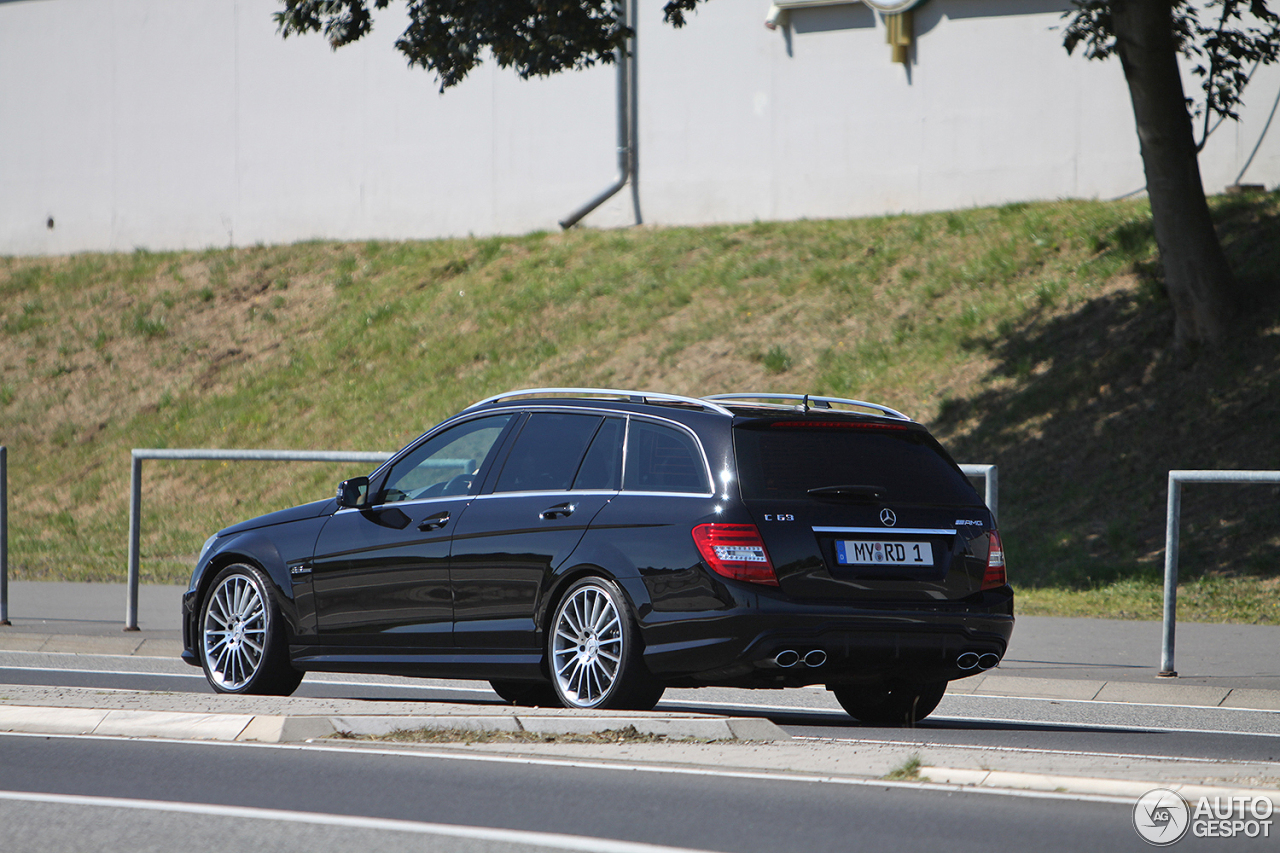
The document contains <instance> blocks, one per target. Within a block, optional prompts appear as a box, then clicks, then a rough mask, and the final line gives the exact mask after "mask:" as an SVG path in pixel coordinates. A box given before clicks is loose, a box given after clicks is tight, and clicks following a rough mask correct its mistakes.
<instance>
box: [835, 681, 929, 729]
mask: <svg viewBox="0 0 1280 853" xmlns="http://www.w3.org/2000/svg"><path fill="white" fill-rule="evenodd" d="M831 692H832V693H834V694H835V697H836V701H838V702H839V703H840V705H841V707H843V708H844V709H845V710H846V711H847V712H849V716H851V717H853V718H854V719H855V720H858V721H859V722H862V723H866V724H867V725H870V726H914V725H915V724H916V723H918V722H919V721H921V720H923V719H924V718H925V717H927V716H929V715H930V714H932V713H933V709H934V708H937V707H938V703H939V702H941V701H942V695H943V694H944V693H946V692H947V682H945V681H931V682H927V683H925V684H910V683H905V682H904V683H896V684H877V685H841V686H838V687H833V688H831Z"/></svg>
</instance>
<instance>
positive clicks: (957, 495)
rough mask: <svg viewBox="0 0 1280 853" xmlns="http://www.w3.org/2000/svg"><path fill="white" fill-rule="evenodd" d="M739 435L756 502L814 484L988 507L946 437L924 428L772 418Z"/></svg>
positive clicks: (800, 492)
mask: <svg viewBox="0 0 1280 853" xmlns="http://www.w3.org/2000/svg"><path fill="white" fill-rule="evenodd" d="M733 434H734V449H735V451H736V453H737V458H738V476H739V477H740V479H741V489H742V496H743V497H744V498H746V499H748V500H750V499H753V498H771V499H807V498H809V497H810V496H809V494H808V491H809V490H810V489H817V488H824V487H830V486H873V487H876V488H877V489H878V490H880V491H881V492H882V493H883V494H884V495H885V500H887V501H891V502H894V503H918V504H946V505H957V506H972V505H979V506H980V505H982V501H981V500H980V499H979V498H978V493H977V492H976V491H975V490H974V488H973V486H972V485H971V484H970V483H969V481H968V480H967V479H966V478H965V477H964V475H963V474H961V473H960V472H959V471H957V470H956V469H955V468H954V467H952V463H951V461H950V460H949V459H948V458H947V456H946V454H945V452H944V451H943V450H942V448H941V447H940V446H939V445H938V443H937V442H936V441H934V440H933V439H932V437H930V436H929V435H928V433H925V432H921V431H919V430H908V429H901V428H899V429H894V430H879V429H849V428H840V427H831V428H823V427H813V426H794V427H793V426H789V425H784V424H778V423H774V424H769V423H764V424H753V425H751V427H750V428H737V429H735V430H734V432H733Z"/></svg>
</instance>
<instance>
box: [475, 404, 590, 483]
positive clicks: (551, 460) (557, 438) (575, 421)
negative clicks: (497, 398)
mask: <svg viewBox="0 0 1280 853" xmlns="http://www.w3.org/2000/svg"><path fill="white" fill-rule="evenodd" d="M602 420H604V419H603V418H602V417H600V416H599V415H576V414H561V413H558V412H534V413H533V414H532V415H530V416H529V420H528V421H526V422H525V425H524V427H523V428H521V430H520V435H519V436H517V437H516V442H515V445H514V446H513V447H512V448H511V454H510V455H509V456H508V457H507V461H506V462H505V463H504V464H503V466H502V474H500V475H499V476H498V483H497V485H496V486H495V487H494V491H495V492H546V491H567V490H568V489H569V486H570V485H571V484H572V483H573V478H574V476H575V475H576V474H577V473H578V467H579V465H580V463H581V462H582V457H583V454H585V453H586V451H587V444H589V443H590V441H591V438H592V436H594V435H595V434H596V430H597V429H599V427H600V422H601V421H602Z"/></svg>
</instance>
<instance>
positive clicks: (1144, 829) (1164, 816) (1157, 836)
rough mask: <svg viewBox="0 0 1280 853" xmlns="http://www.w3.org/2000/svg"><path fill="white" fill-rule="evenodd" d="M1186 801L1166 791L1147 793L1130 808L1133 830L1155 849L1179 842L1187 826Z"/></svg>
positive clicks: (1159, 790) (1188, 822)
mask: <svg viewBox="0 0 1280 853" xmlns="http://www.w3.org/2000/svg"><path fill="white" fill-rule="evenodd" d="M1190 817H1191V810H1190V809H1188V808H1187V801H1186V800H1184V799H1182V797H1180V796H1179V795H1178V794H1176V793H1174V792H1173V791H1170V790H1167V789H1165V788H1156V789H1155V790H1154V791H1147V792H1146V793H1145V794H1143V795H1142V796H1141V797H1139V798H1138V802H1137V803H1135V804H1134V807H1133V828H1134V829H1136V830H1137V831H1138V835H1140V836H1142V840H1143V841H1145V842H1147V843H1148V844H1154V845H1156V846H1157V847H1167V846H1168V845H1170V844H1173V843H1174V842H1177V841H1181V840H1182V836H1184V835H1186V834H1187V827H1188V826H1190V824H1191V821H1190Z"/></svg>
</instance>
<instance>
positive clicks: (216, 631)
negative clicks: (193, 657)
mask: <svg viewBox="0 0 1280 853" xmlns="http://www.w3.org/2000/svg"><path fill="white" fill-rule="evenodd" d="M267 584H268V580H267V578H266V577H265V576H264V575H263V574H262V572H260V571H259V570H258V569H256V568H254V567H253V566H249V565H245V564H242V563H239V564H236V565H232V566H227V567H226V568H225V569H223V570H222V571H221V572H220V573H219V574H218V576H217V577H216V578H214V580H213V584H212V585H211V586H210V587H209V594H208V595H207V596H206V597H205V600H204V606H203V607H202V608H201V610H200V662H201V664H202V665H203V666H204V674H205V677H206V678H207V679H208V680H209V684H210V685H212V686H213V689H214V690H216V691H218V692H219V693H256V694H268V695H276V696H288V695H289V694H291V693H293V691H294V690H296V689H297V687H298V684H299V683H301V681H302V673H301V672H298V671H297V670H296V669H294V668H293V667H291V666H290V665H289V656H288V652H287V648H288V641H287V640H286V638H285V631H284V622H283V620H282V619H281V617H280V610H279V608H278V607H277V606H276V603H275V601H274V600H273V599H272V598H271V594H270V593H269V592H268V591H267Z"/></svg>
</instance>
